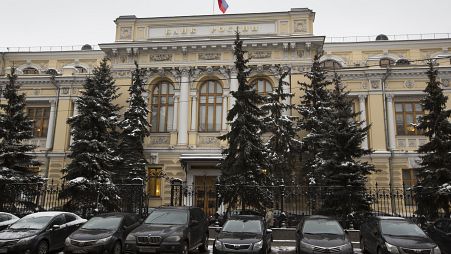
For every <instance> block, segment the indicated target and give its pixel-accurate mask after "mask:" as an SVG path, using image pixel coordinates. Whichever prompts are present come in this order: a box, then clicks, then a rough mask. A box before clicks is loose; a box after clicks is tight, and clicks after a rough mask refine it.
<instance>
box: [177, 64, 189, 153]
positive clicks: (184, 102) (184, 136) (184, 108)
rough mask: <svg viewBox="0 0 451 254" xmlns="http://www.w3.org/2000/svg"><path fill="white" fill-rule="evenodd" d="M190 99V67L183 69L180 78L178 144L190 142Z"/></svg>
mask: <svg viewBox="0 0 451 254" xmlns="http://www.w3.org/2000/svg"><path fill="white" fill-rule="evenodd" d="M188 99H189V69H183V70H182V73H181V79H180V113H179V129H178V140H177V144H178V145H187V144H188V114H189V111H188V105H189V104H188Z"/></svg>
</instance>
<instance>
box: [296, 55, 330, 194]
mask: <svg viewBox="0 0 451 254" xmlns="http://www.w3.org/2000/svg"><path fill="white" fill-rule="evenodd" d="M319 59H320V55H318V54H317V55H315V57H314V60H313V64H312V67H311V69H310V71H309V72H308V73H306V74H305V76H306V77H307V78H308V79H309V80H310V82H300V83H299V85H300V89H301V94H302V95H301V103H300V105H298V106H297V110H298V112H299V115H300V118H299V121H298V128H299V129H300V130H301V131H304V132H305V133H307V135H306V136H305V137H303V138H302V140H301V141H302V146H301V157H302V164H303V167H302V169H303V174H304V177H305V179H304V180H305V181H307V183H308V185H309V186H312V187H313V186H320V185H323V184H324V176H323V175H321V174H319V172H318V170H317V166H318V160H319V159H318V158H316V156H317V154H318V153H319V151H320V149H321V145H322V144H323V143H324V142H325V141H324V137H325V134H327V133H326V132H325V128H326V127H327V126H325V124H324V119H325V118H326V117H327V116H329V115H330V112H331V94H330V92H329V91H328V90H327V89H328V86H329V85H330V84H331V82H330V81H329V80H327V79H326V71H324V69H323V67H322V66H321V63H320V62H319Z"/></svg>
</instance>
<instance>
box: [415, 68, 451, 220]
mask: <svg viewBox="0 0 451 254" xmlns="http://www.w3.org/2000/svg"><path fill="white" fill-rule="evenodd" d="M428 65H429V70H428V71H427V75H428V78H429V81H428V82H427V86H426V89H425V90H424V92H425V93H426V95H425V97H424V98H423V99H422V101H421V102H422V106H423V110H425V111H426V112H425V115H424V116H423V117H421V119H420V121H419V122H420V123H419V125H418V126H417V129H419V130H423V131H424V135H426V136H427V137H428V138H429V142H428V143H426V144H424V145H422V146H421V147H420V148H419V149H418V152H419V153H421V154H422V156H421V162H420V166H421V167H420V168H419V175H418V176H419V181H418V184H417V185H416V186H415V191H416V200H417V202H418V211H417V212H418V213H419V214H421V215H424V216H426V217H427V218H430V219H434V218H437V217H438V213H439V210H440V209H442V211H443V212H444V213H445V217H447V218H449V216H450V210H451V209H450V204H451V123H450V116H451V109H446V102H447V101H448V97H447V96H445V95H444V94H443V90H442V89H441V88H440V82H439V81H438V80H437V69H436V68H435V67H434V61H433V60H430V61H429V62H428Z"/></svg>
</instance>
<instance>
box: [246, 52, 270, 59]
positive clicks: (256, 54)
mask: <svg viewBox="0 0 451 254" xmlns="http://www.w3.org/2000/svg"><path fill="white" fill-rule="evenodd" d="M271 55H272V52H271V51H253V52H249V57H250V58H253V59H265V58H271Z"/></svg>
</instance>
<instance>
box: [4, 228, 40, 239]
mask: <svg viewBox="0 0 451 254" xmlns="http://www.w3.org/2000/svg"><path fill="white" fill-rule="evenodd" d="M40 232H41V230H16V229H5V230H3V231H0V240H11V239H21V238H25V237H30V236H35V235H38V234H39V233H40Z"/></svg>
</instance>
